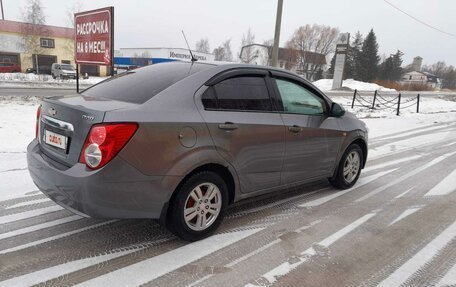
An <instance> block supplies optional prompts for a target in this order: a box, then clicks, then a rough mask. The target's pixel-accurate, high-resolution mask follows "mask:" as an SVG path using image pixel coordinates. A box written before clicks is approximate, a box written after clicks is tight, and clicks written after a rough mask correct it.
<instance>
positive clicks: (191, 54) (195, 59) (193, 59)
mask: <svg viewBox="0 0 456 287" xmlns="http://www.w3.org/2000/svg"><path fill="white" fill-rule="evenodd" d="M182 35H184V40H185V43H187V47H188V51H189V52H190V56H192V63H193V62H196V61H198V59H197V58H195V57H194V56H193V53H192V50H191V49H190V45H189V44H188V42H187V37H185V33H184V30H182Z"/></svg>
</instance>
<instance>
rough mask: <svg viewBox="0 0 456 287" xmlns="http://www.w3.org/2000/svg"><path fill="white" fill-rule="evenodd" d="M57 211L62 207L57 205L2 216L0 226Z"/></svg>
mask: <svg viewBox="0 0 456 287" xmlns="http://www.w3.org/2000/svg"><path fill="white" fill-rule="evenodd" d="M59 210H63V208H62V207H60V206H58V205H54V206H49V207H43V208H38V209H34V210H30V211H24V212H19V213H15V214H11V215H4V216H0V224H5V223H10V222H14V221H18V220H22V219H26V218H30V217H35V216H40V215H43V214H46V213H51V212H56V211H59Z"/></svg>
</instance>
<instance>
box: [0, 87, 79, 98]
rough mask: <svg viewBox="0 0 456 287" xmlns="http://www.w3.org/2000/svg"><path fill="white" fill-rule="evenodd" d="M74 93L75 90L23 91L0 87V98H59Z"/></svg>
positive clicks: (34, 89) (21, 89)
mask: <svg viewBox="0 0 456 287" xmlns="http://www.w3.org/2000/svg"><path fill="white" fill-rule="evenodd" d="M74 93H76V89H36V88H33V89H23V88H2V87H0V97H2V96H13V97H23V96H26V97H48V96H61V95H70V94H74Z"/></svg>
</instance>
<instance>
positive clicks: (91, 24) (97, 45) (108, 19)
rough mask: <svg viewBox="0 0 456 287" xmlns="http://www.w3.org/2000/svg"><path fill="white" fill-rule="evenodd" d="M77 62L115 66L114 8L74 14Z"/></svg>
mask: <svg viewBox="0 0 456 287" xmlns="http://www.w3.org/2000/svg"><path fill="white" fill-rule="evenodd" d="M74 30H75V39H74V44H75V62H76V63H77V64H89V65H90V64H92V65H105V66H112V65H113V56H114V55H113V54H114V7H106V8H101V9H97V10H92V11H85V12H81V13H76V14H74Z"/></svg>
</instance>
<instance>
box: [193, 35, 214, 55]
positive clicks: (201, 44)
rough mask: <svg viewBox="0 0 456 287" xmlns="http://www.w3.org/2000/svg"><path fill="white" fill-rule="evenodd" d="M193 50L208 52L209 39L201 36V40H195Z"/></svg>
mask: <svg viewBox="0 0 456 287" xmlns="http://www.w3.org/2000/svg"><path fill="white" fill-rule="evenodd" d="M195 50H196V51H197V52H201V53H210V50H211V49H210V48H209V40H208V39H207V38H206V39H204V38H202V39H201V40H199V41H198V42H196V45H195Z"/></svg>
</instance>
